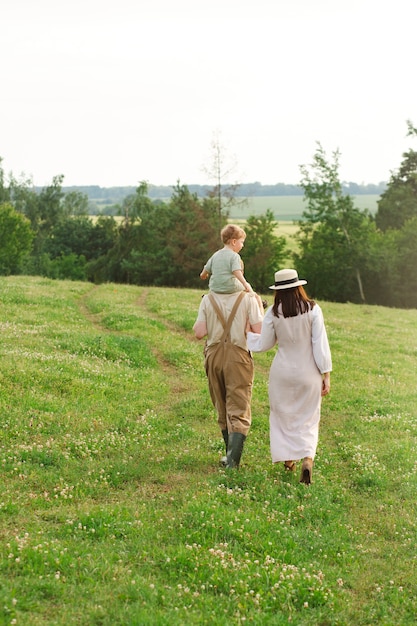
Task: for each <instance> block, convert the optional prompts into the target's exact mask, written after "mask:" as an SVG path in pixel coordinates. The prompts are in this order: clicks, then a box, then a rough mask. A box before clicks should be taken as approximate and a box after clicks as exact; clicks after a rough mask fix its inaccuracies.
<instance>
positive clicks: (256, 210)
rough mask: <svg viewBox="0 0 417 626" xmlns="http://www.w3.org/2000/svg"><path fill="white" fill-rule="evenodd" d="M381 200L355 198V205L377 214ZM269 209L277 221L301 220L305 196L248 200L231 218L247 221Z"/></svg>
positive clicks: (374, 196) (372, 196) (367, 197)
mask: <svg viewBox="0 0 417 626" xmlns="http://www.w3.org/2000/svg"><path fill="white" fill-rule="evenodd" d="M379 198H380V196H378V195H360V196H354V199H355V205H356V206H357V207H358V208H359V209H361V210H363V209H368V210H369V211H370V212H371V213H375V212H376V210H377V208H378V205H377V201H378V200H379ZM267 209H270V210H271V211H272V212H273V214H274V217H275V219H276V220H277V221H283V222H292V221H293V220H299V219H301V216H302V213H303V211H304V209H305V202H304V196H256V197H253V198H247V199H246V204H244V205H239V206H238V207H235V208H234V209H232V210H231V213H230V217H231V218H234V219H247V218H248V217H249V216H250V215H261V214H263V213H265V211H266V210H267Z"/></svg>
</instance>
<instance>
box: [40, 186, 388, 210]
mask: <svg viewBox="0 0 417 626" xmlns="http://www.w3.org/2000/svg"><path fill="white" fill-rule="evenodd" d="M187 187H188V189H189V191H190V192H191V193H192V194H196V195H197V197H198V198H204V197H205V196H207V195H210V193H211V191H212V189H213V186H212V185H196V184H192V185H187ZM342 187H343V190H344V192H345V193H349V194H351V195H354V196H358V195H380V194H381V193H383V191H385V189H386V183H385V182H380V183H377V184H372V183H368V184H358V183H355V182H346V181H344V182H342ZM174 188H175V187H173V186H171V185H152V184H148V196H149V198H151V199H152V200H166V199H167V198H170V197H171V196H172V194H173V192H174ZM34 189H35V191H37V192H40V191H41V190H42V188H40V187H35V188H34ZM62 189H63V192H64V193H72V192H79V193H82V194H84V195H85V196H87V198H88V212H89V214H90V215H117V212H118V208H119V205H120V203H121V202H123V200H124V199H125V198H126V197H127V196H131V195H132V194H134V193H135V190H136V188H135V187H132V186H130V187H100V186H99V185H85V186H69V187H65V186H64V187H63V188H62ZM302 195H303V188H302V187H301V185H291V184H287V183H276V184H274V185H264V184H262V183H260V182H253V183H240V184H238V185H236V186H235V189H234V196H235V197H236V198H253V197H259V196H302Z"/></svg>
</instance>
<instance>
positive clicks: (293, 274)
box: [270, 270, 307, 289]
mask: <svg viewBox="0 0 417 626" xmlns="http://www.w3.org/2000/svg"><path fill="white" fill-rule="evenodd" d="M306 284H307V281H306V280H300V279H299V278H298V274H297V271H296V270H279V272H275V285H271V286H270V289H290V288H291V287H298V286H299V285H306Z"/></svg>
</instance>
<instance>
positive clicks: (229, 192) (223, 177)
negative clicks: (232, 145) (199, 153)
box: [202, 131, 247, 229]
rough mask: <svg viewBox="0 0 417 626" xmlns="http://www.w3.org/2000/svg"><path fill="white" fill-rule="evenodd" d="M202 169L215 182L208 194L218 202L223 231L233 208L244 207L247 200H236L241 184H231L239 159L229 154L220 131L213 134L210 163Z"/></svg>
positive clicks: (220, 224)
mask: <svg viewBox="0 0 417 626" xmlns="http://www.w3.org/2000/svg"><path fill="white" fill-rule="evenodd" d="M202 169H203V172H205V174H206V175H207V177H208V179H209V180H210V181H213V189H211V190H210V191H209V192H208V196H209V197H210V198H215V199H216V200H217V208H218V219H219V229H221V227H222V226H223V223H224V221H225V220H226V219H227V217H228V215H229V213H230V209H231V207H232V206H244V205H246V204H247V200H246V198H239V199H237V198H236V196H237V190H238V189H239V187H240V183H237V182H231V179H232V177H233V176H234V175H235V174H236V170H237V159H236V157H235V156H234V155H233V156H231V155H229V154H228V152H227V150H226V148H225V146H224V145H223V144H222V142H221V136H220V131H216V132H214V133H213V139H212V141H211V156H210V162H209V164H208V166H203V168H202Z"/></svg>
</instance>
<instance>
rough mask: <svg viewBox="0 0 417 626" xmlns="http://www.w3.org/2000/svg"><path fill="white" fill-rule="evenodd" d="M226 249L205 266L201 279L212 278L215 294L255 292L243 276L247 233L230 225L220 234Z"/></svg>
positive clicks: (211, 284)
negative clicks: (243, 250) (242, 257)
mask: <svg viewBox="0 0 417 626" xmlns="http://www.w3.org/2000/svg"><path fill="white" fill-rule="evenodd" d="M220 236H221V239H222V241H223V244H224V247H223V248H221V249H220V250H217V252H215V253H214V254H213V255H212V256H211V257H210V258H209V260H208V261H207V263H206V264H205V265H204V267H203V269H202V271H201V273H200V278H201V279H202V280H205V279H206V278H208V277H210V280H209V289H210V291H214V292H215V293H235V292H237V291H249V292H253V289H252V287H251V286H250V284H249V283H248V282H247V280H246V279H245V276H244V274H243V268H244V266H243V261H242V259H241V257H240V254H239V252H240V251H241V250H242V248H243V246H244V243H245V239H246V233H245V231H244V230H243V228H240V226H236V225H235V224H228V225H227V226H225V227H224V228H222V230H221V233H220Z"/></svg>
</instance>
